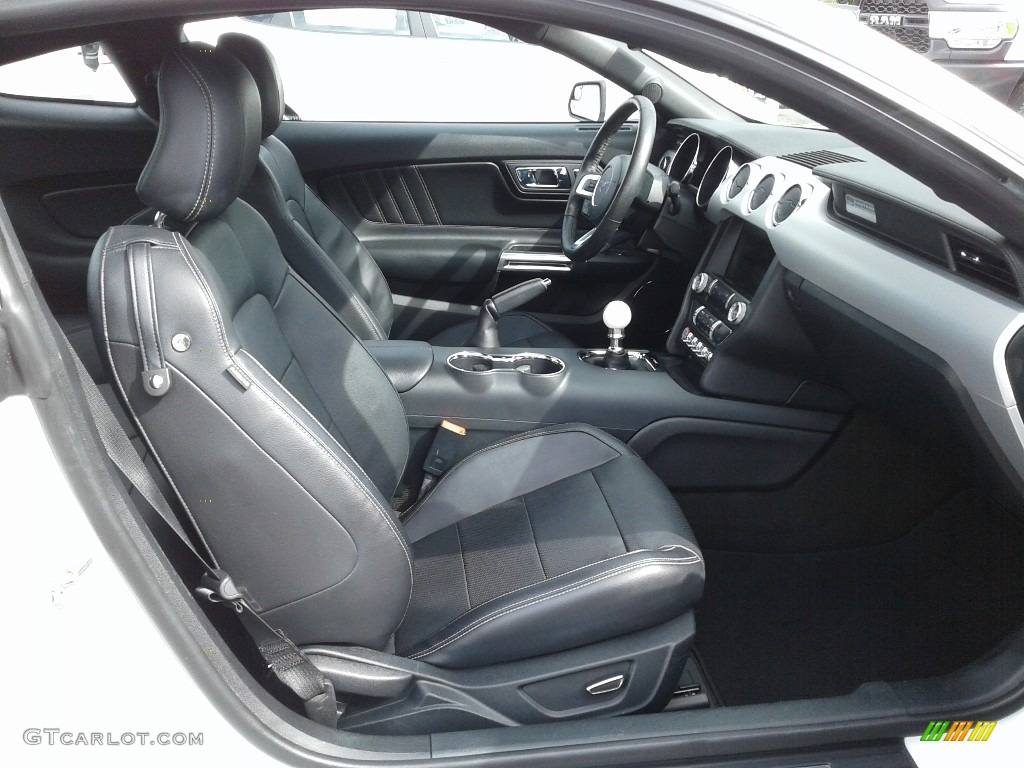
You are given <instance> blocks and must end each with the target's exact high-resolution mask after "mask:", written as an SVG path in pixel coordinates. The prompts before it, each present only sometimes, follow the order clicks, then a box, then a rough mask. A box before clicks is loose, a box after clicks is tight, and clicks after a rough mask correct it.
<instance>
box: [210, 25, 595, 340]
mask: <svg viewBox="0 0 1024 768" xmlns="http://www.w3.org/2000/svg"><path fill="white" fill-rule="evenodd" d="M217 46H218V48H220V49H221V50H225V51H227V52H228V53H230V54H231V55H232V56H234V57H235V58H236V59H238V60H239V61H241V62H242V64H244V65H245V67H246V68H247V69H248V70H249V72H250V74H251V75H252V76H253V78H254V79H255V81H256V86H257V88H258V89H259V94H260V102H261V105H262V110H263V111H262V138H263V142H262V145H261V147H260V158H259V163H258V164H257V167H256V172H255V174H254V175H253V179H252V181H251V183H250V184H249V187H248V188H247V189H246V191H245V193H244V195H243V196H244V197H245V198H246V200H248V202H250V203H251V204H252V205H253V207H255V208H256V210H258V211H259V212H260V214H262V216H263V218H265V219H266V220H267V222H268V223H269V224H270V226H271V228H272V229H273V230H274V235H275V236H276V237H277V240H278V243H279V244H280V246H281V250H282V251H283V252H284V255H285V258H287V259H288V261H289V263H290V264H291V265H292V267H293V268H294V269H295V271H296V272H298V273H299V274H300V275H301V276H302V277H303V278H304V279H305V280H306V281H307V282H308V283H309V284H310V285H312V286H313V288H314V289H315V290H316V291H317V293H319V294H320V295H321V296H322V297H323V298H324V299H325V300H326V301H327V302H328V303H329V304H330V305H331V306H332V307H333V308H334V310H335V311H336V312H337V313H338V314H339V315H340V316H341V318H342V319H343V320H344V321H345V324H346V325H348V327H349V328H350V329H351V330H352V332H353V333H354V334H356V336H358V337H359V338H361V339H363V340H364V341H382V340H384V339H387V338H389V336H390V334H391V325H392V321H393V319H394V301H393V298H392V294H391V289H390V287H389V286H388V282H387V279H386V278H385V277H384V275H383V273H382V272H381V271H380V267H379V266H378V265H377V263H376V262H375V261H374V260H373V257H372V256H371V255H370V252H369V251H368V250H367V249H366V248H365V247H364V246H363V244H362V243H361V242H360V241H359V238H358V237H356V235H355V233H353V232H352V230H351V229H349V228H348V227H347V226H346V225H345V223H344V222H343V221H342V220H341V219H339V218H338V216H337V215H336V214H335V213H334V211H332V210H331V209H330V208H329V207H328V206H327V205H325V204H324V203H323V201H321V200H320V198H319V197H317V196H316V194H315V193H314V192H313V190H312V189H310V188H309V186H308V185H307V184H306V182H305V180H304V179H303V177H302V172H301V171H300V170H299V165H298V163H297V162H296V160H295V157H294V155H292V153H291V150H289V149H288V147H287V146H286V145H285V143H284V142H283V141H281V140H280V139H278V138H276V137H274V136H273V133H274V132H275V131H276V130H277V129H278V127H279V126H280V125H281V121H282V119H283V116H284V104H285V102H284V91H283V88H282V84H281V76H280V73H279V72H278V69H277V64H276V62H275V61H274V57H273V54H271V52H270V51H269V50H268V49H267V47H266V46H265V45H264V44H263V42H262V41H260V40H257V39H256V38H254V37H250V36H248V35H243V34H241V33H238V32H230V33H225V34H223V35H221V36H220V38H219V40H218V42H217ZM409 195H410V199H412V200H413V201H414V205H415V206H416V207H417V209H419V210H423V211H427V210H432V209H433V206H432V203H430V202H429V200H425V199H421V200H420V201H419V202H415V201H416V197H414V195H417V196H418V195H429V193H428V192H427V190H426V187H425V186H422V185H421V186H419V187H417V186H416V185H411V187H410V190H409ZM437 223H438V224H440V223H441V221H440V218H437ZM476 326H477V321H476V320H471V321H467V322H461V323H458V324H457V325H454V326H452V327H449V328H446V329H445V330H443V331H441V332H440V333H438V334H437V335H435V336H434V337H433V338H431V339H429V342H430V343H431V344H433V345H434V346H442V347H463V346H467V345H468V344H469V340H470V338H471V337H472V336H473V334H474V332H475V331H476ZM498 336H499V338H500V340H501V346H503V347H548V348H558V349H569V348H572V347H575V346H577V345H576V344H574V343H573V342H572V341H571V340H570V339H569V338H568V337H566V336H564V335H563V334H561V333H559V332H558V331H555V330H554V329H552V328H551V327H549V326H548V325H547V324H545V323H544V322H542V321H541V320H538V319H537V318H536V317H534V316H533V315H530V314H528V313H525V312H510V313H508V314H506V315H503V316H502V317H501V318H500V319H499V320H498Z"/></svg>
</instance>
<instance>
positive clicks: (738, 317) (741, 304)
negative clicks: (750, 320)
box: [726, 301, 747, 325]
mask: <svg viewBox="0 0 1024 768" xmlns="http://www.w3.org/2000/svg"><path fill="white" fill-rule="evenodd" d="M746 316H747V302H745V301H734V302H733V303H732V306H731V307H729V314H728V315H726V317H727V318H728V320H729V322H730V323H731V324H732V325H739V324H740V323H742V322H743V318H744V317H746Z"/></svg>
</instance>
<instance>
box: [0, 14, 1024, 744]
mask: <svg viewBox="0 0 1024 768" xmlns="http://www.w3.org/2000/svg"><path fill="white" fill-rule="evenodd" d="M185 21H187V19H184V18H179V17H174V18H164V19H158V20H149V21H146V22H144V23H143V22H138V23H125V24H122V25H116V26H110V27H104V28H101V29H98V30H97V29H96V28H91V27H90V28H87V29H84V30H69V31H68V32H67V33H66V34H65V35H63V36H61V37H60V38H59V39H54V40H53V41H49V40H42V39H39V38H31V37H26V38H25V39H24V40H21V41H20V43H19V44H18V45H14V46H12V47H10V48H8V49H7V50H6V52H4V53H3V54H0V56H2V58H3V60H4V61H6V60H14V59H17V58H23V57H25V56H28V55H32V54H33V53H36V52H42V51H43V50H45V49H46V48H47V46H49V47H57V46H58V45H66V44H70V43H73V44H85V43H88V42H92V41H93V40H94V39H101V40H103V45H104V50H105V51H106V52H107V53H108V55H109V56H110V57H111V60H112V61H114V62H115V64H116V65H117V66H118V68H119V70H120V71H121V72H122V74H123V75H124V76H125V79H126V81H127V82H128V83H129V84H130V86H131V87H132V89H133V91H134V92H135V94H136V97H137V105H132V106H114V105H107V104H86V103H72V102H65V101H59V100H42V99H32V98H25V97H15V96H9V95H0V198H2V200H3V204H4V206H5V208H6V210H7V212H8V215H9V216H10V220H11V223H12V225H13V229H14V231H15V232H16V234H17V237H18V240H19V241H20V243H21V246H22V248H23V249H24V253H25V256H26V259H27V260H28V262H29V264H30V265H31V268H32V272H33V275H34V279H35V281H36V283H37V284H38V287H39V289H40V291H41V293H42V295H43V297H44V298H45V300H46V302H47V304H48V307H49V311H50V312H52V315H53V317H54V318H55V322H56V323H57V324H58V325H59V328H60V329H61V331H62V332H63V333H64V334H65V335H66V337H67V339H68V340H69V342H70V345H71V347H72V348H73V349H74V351H75V353H76V354H77V355H78V356H79V357H80V358H81V360H82V362H83V363H84V364H85V369H86V370H87V372H88V374H89V376H90V377H91V378H92V379H93V380H94V381H95V382H96V383H97V384H98V385H99V387H100V390H101V391H102V393H103V395H104V397H105V398H106V400H107V402H108V403H109V404H110V405H111V407H112V408H113V409H114V410H115V412H116V413H117V415H118V418H119V420H120V423H121V425H122V427H123V429H124V430H125V431H126V433H128V435H129V436H130V437H131V439H132V442H133V445H135V447H136V449H137V450H138V452H139V454H140V456H143V457H144V459H145V463H146V466H147V467H148V468H149V470H150V472H151V473H152V475H153V477H154V479H155V480H156V481H157V483H158V485H159V486H160V488H161V489H162V491H163V494H164V496H165V497H166V499H167V500H168V501H169V503H170V505H171V507H172V508H173V510H174V512H175V514H176V516H177V518H178V521H179V522H180V524H181V526H182V527H183V528H184V529H185V530H186V531H187V535H188V536H189V537H190V539H191V541H192V543H193V544H194V545H195V546H196V547H197V548H198V549H200V550H201V551H202V552H203V553H204V554H207V555H209V558H210V559H211V561H212V562H213V563H215V565H216V566H217V567H218V568H220V569H223V571H224V572H225V573H228V574H230V576H231V579H232V580H233V582H234V584H235V585H237V587H238V590H239V593H240V595H241V596H242V597H243V598H244V600H245V601H246V602H247V604H248V605H249V606H251V607H252V610H253V611H254V612H255V613H258V614H259V615H260V616H261V617H262V619H263V620H264V621H266V623H267V624H269V625H271V626H272V627H273V628H274V629H275V630H282V631H283V632H284V633H285V635H287V637H288V638H290V640H291V641H293V642H294V643H295V644H296V645H297V646H298V647H299V648H300V649H301V650H302V651H303V653H304V654H305V656H306V657H307V658H308V659H309V660H311V661H312V662H313V664H314V665H315V667H316V668H317V669H318V670H319V671H320V672H321V673H322V674H323V675H324V676H325V678H326V679H327V680H328V681H329V682H330V685H331V689H332V690H333V692H334V694H335V696H336V702H337V710H338V719H337V732H338V734H339V735H338V738H342V737H343V736H345V735H350V734H360V735H369V736H382V737H423V736H428V735H433V736H434V738H435V741H434V742H433V744H434V748H435V749H437V750H440V751H443V749H449V750H451V752H449V753H445V754H453V755H454V754H460V753H459V752H458V750H461V749H466V750H468V752H466V753H464V754H470V753H473V750H474V749H476V748H478V747H474V746H473V744H472V743H471V742H468V741H466V740H465V739H464V738H463V737H462V736H460V737H459V738H460V739H461V740H455V739H454V738H453V739H452V740H451V741H448V742H445V741H439V740H436V739H437V735H438V734H445V733H455V732H462V731H470V730H477V729H489V728H507V727H509V726H529V725H539V724H552V723H563V722H565V723H586V722H587V721H595V720H600V719H601V718H609V717H613V716H617V720H616V721H615V722H616V723H619V724H621V723H622V722H623V721H627V722H634V723H640V722H642V718H644V717H645V716H648V715H651V716H654V717H656V718H662V719H660V720H653V721H651V724H650V725H645V726H644V727H650V728H652V729H657V728H659V727H665V728H676V727H678V726H679V724H680V723H690V724H692V727H693V728H695V729H700V728H703V727H706V726H707V725H708V723H711V722H717V721H710V720H701V719H700V718H702V717H706V716H708V715H711V714H714V713H719V712H737V713H738V714H737V715H736V716H737V717H745V718H747V719H748V721H749V719H750V718H755V719H756V718H757V715H756V714H755V713H756V712H757V711H759V710H757V709H756V707H751V706H750V705H779V704H785V705H788V706H790V709H788V710H785V713H784V714H782V713H781V711H780V710H764V712H765V714H764V715H763V716H764V717H765V718H766V721H771V720H772V719H773V718H777V717H790V718H794V719H801V718H803V719H805V720H806V721H807V722H818V721H820V720H821V718H822V717H830V718H834V717H836V716H837V713H846V715H847V716H848V717H849V718H850V719H851V721H852V719H853V718H854V715H857V714H859V715H863V716H864V717H865V718H867V717H872V718H875V719H878V718H889V719H888V720H887V721H886V722H891V723H892V725H891V727H892V729H893V731H894V732H898V731H899V729H900V728H905V727H906V726H905V723H906V722H910V721H914V722H916V720H915V717H916V718H918V719H920V718H921V717H922V716H923V713H930V712H942V711H946V710H947V709H948V708H949V707H953V706H957V705H961V706H962V705H963V704H964V702H971V701H974V700H976V699H977V697H979V696H983V695H988V694H989V693H991V691H992V690H994V689H996V688H998V685H999V683H998V681H1008V680H1009V678H1008V677H1007V674H1006V665H1008V664H1012V660H1013V659H1014V658H1019V654H1020V652H1021V651H1022V650H1024V631H1022V627H1024V557H1022V553H1024V528H1022V519H1021V515H1022V503H1021V499H1022V495H1021V494H1022V490H1024V488H1022V481H1021V477H1020V475H1019V473H1018V471H1017V469H1015V467H1020V466H1024V456H1022V455H1021V453H1022V451H1024V448H1022V444H1021V441H1020V439H1019V435H1020V434H1021V425H1020V416H1019V415H1018V414H1017V413H1016V407H1015V406H1014V407H1013V408H1007V407H1005V403H1006V402H1007V398H1009V399H1010V400H1009V401H1010V402H1013V398H1014V397H1017V398H1019V396H1020V395H1021V394H1022V390H1021V386H1022V385H1024V379H1022V372H1024V336H1021V335H1020V334H1007V332H1006V329H1007V328H1008V327H1010V326H1012V325H1013V323H1014V322H1016V318H1018V316H1019V315H1020V313H1021V300H1022V295H1024V294H1022V293H1021V290H1022V286H1024V259H1022V254H1021V252H1020V250H1019V248H1018V246H1017V245H1016V244H1015V243H1013V242H1011V241H1010V240H1008V239H1007V238H1006V237H1005V236H1004V235H1003V234H1001V233H1000V232H999V231H997V230H996V229H995V228H993V227H992V226H990V224H988V223H986V222H985V221H982V220H981V219H980V218H978V217H977V216H975V215H973V214H972V213H969V212H967V211H966V210H964V208H962V207H961V206H959V205H957V204H955V203H953V202H950V201H949V200H947V199H944V198H942V197H940V196H939V195H937V194H936V193H935V192H934V191H933V190H932V189H931V188H930V187H929V186H927V185H926V184H925V183H922V182H921V181H919V180H918V179H917V178H915V177H914V176H912V175H910V174H909V173H908V172H907V170H905V169H901V168H900V167H898V166H897V165H896V164H894V163H893V162H892V161H891V159H889V160H887V159H883V158H882V157H881V156H879V155H878V154H876V153H875V152H872V151H869V150H868V149H865V148H864V147H862V146H860V145H858V144H857V143H854V142H853V141H851V140H850V139H847V138H845V137H844V136H843V135H841V134H840V133H835V132H831V131H828V130H822V129H820V128H816V127H786V126H778V125H764V124H759V123H755V122H751V121H747V120H744V119H741V118H739V117H738V116H736V115H734V114H732V113H729V112H728V111H727V110H725V109H724V108H722V107H720V106H718V105H717V104H714V103H713V102H711V100H710V99H709V98H708V97H707V96H705V95H703V94H702V93H701V92H699V91H697V90H696V89H695V88H693V87H692V86H688V85H687V84H686V83H684V82H682V81H680V80H679V79H678V78H676V77H674V76H671V75H670V73H669V72H668V70H667V69H665V68H664V66H662V65H661V64H659V63H658V62H657V61H656V60H655V59H653V58H651V57H646V56H645V55H644V54H643V53H642V52H640V51H636V50H631V49H630V48H628V47H626V46H622V45H618V44H613V43H611V42H609V41H607V40H605V39H603V38H597V37H594V36H592V35H588V34H587V33H585V32H579V31H575V30H571V29H557V30H555V31H552V28H551V27H550V26H548V25H543V28H542V27H541V25H536V26H534V25H531V24H528V23H526V22H521V21H512V20H507V19H494V18H488V19H487V20H486V21H487V23H488V24H489V25H491V26H494V27H495V28H498V29H503V30H505V31H507V32H508V33H509V35H512V36H513V37H515V38H516V39H519V40H524V41H526V42H530V41H534V42H543V44H545V45H546V46H548V47H552V48H554V49H556V50H558V51H559V52H561V53H564V54H566V55H569V56H572V57H574V58H576V59H578V60H579V61H581V62H582V63H585V64H587V65H588V66H591V67H593V68H594V69H596V70H598V71H599V72H600V73H601V74H602V75H603V76H605V77H607V78H608V79H609V80H612V81H614V82H616V83H618V84H619V85H621V86H622V87H624V88H626V89H627V90H629V91H630V92H631V93H633V94H635V95H634V96H633V97H632V98H631V99H630V100H628V101H627V102H626V103H625V104H623V105H621V106H618V105H612V107H613V108H612V109H611V111H610V113H609V115H608V117H607V118H606V119H605V120H604V121H603V122H601V123H595V122H586V121H583V122H567V123H564V124H525V123H524V124H493V123H486V124H485V123H481V124H464V123H460V124H454V123H452V124H421V123H380V124H371V123H345V122H337V123H330V122H304V121H302V120H300V119H291V118H286V115H287V98H288V94H287V92H286V91H285V89H284V87H283V85H282V81H281V78H280V76H279V74H278V71H277V68H276V65H275V62H274V56H273V54H272V52H270V51H269V50H268V49H267V47H266V46H265V45H264V44H263V43H261V42H260V41H259V40H258V39H256V38H255V37H252V36H246V35H243V34H234V33H233V34H226V35H223V36H222V37H221V38H220V39H219V40H209V41H206V42H205V43H195V42H191V43H190V42H187V41H186V40H185V37H184V35H183V32H182V24H183V23H184V22H185ZM76 34H78V35H86V37H88V38H89V39H86V38H85V37H83V38H82V39H81V40H78V39H77V38H76V37H75V35H76ZM609 46H611V47H609ZM609 52H611V53H612V55H609ZM567 96H568V94H567ZM1018 330H1019V328H1018ZM993 349H995V350H996V351H997V359H996V361H995V363H993V355H992V350H993ZM1000 357H1001V359H1000ZM125 482H126V483H127V480H125ZM132 498H133V499H134V501H135V503H136V504H137V505H138V508H139V510H140V514H141V515H142V517H143V519H146V520H148V521H150V523H151V524H152V525H153V527H154V530H156V529H158V528H159V526H160V523H159V521H158V520H157V519H156V518H155V517H154V515H155V513H154V512H153V510H152V509H150V508H149V505H148V504H147V503H146V501H145V500H144V499H143V498H142V497H141V496H140V495H138V494H133V496H132ZM159 538H160V537H158V539H159ZM162 544H163V546H164V549H165V555H166V557H167V558H168V560H169V562H170V563H171V564H172V566H175V567H177V568H178V569H179V571H180V572H181V574H182V580H183V581H184V582H185V583H186V585H187V586H188V588H189V589H192V588H194V587H195V586H196V584H195V583H191V584H190V583H188V581H189V579H190V578H192V577H193V576H194V574H192V573H191V572H190V568H191V565H189V564H187V561H188V558H187V556H186V555H183V554H182V552H181V551H180V547H178V546H177V544H176V543H175V542H173V541H170V542H168V541H162ZM195 605H196V607H197V609H198V611H199V612H200V614H201V615H202V616H203V617H204V621H207V622H209V624H210V625H211V626H213V627H214V628H215V630H216V633H217V636H218V637H219V638H220V640H219V642H221V643H223V646H224V647H225V648H226V649H228V651H229V652H230V654H231V656H232V658H233V659H234V663H236V664H237V665H238V666H239V667H240V668H241V669H243V670H245V672H246V674H248V675H249V679H251V680H252V682H253V685H254V687H257V688H260V689H261V690H264V691H265V693H266V695H268V696H271V697H272V698H273V699H274V701H275V702H277V706H279V707H280V708H282V709H284V710H287V711H289V712H291V711H294V712H295V713H296V717H299V716H300V715H299V713H301V712H302V706H301V702H300V701H298V700H297V699H295V697H294V696H291V695H289V693H288V692H287V691H283V690H281V689H280V688H279V686H277V687H275V682H274V681H273V680H270V679H269V678H268V676H267V674H266V670H265V669H264V668H263V667H264V666H265V665H262V664H261V660H260V659H259V657H258V656H257V655H256V654H255V653H254V650H253V648H252V647H251V643H250V641H249V638H248V637H247V635H246V634H245V632H244V631H243V628H242V625H240V624H237V623H236V622H235V621H234V620H233V618H232V615H231V614H232V612H231V611H225V610H224V608H223V606H220V605H217V604H216V602H214V601H210V600H204V599H203V598H202V596H201V595H200V596H198V597H197V598H196V603H195ZM823 700H826V701H828V702H830V703H829V704H828V705H827V706H823V705H822V703H821V702H822V701H823ZM814 702H817V703H816V704H815V703H814ZM804 706H806V709H804V708H801V707H804ZM741 708H743V709H742V710H741ZM823 712H824V713H825V714H824V715H823V714H822V713H823ZM686 718H690V719H689V720H686ZM926 719H927V718H926ZM722 722H725V721H722ZM604 727H605V728H607V725H605V726H604ZM625 727H627V728H628V727H630V726H628V725H627V726H625ZM636 727H640V726H639V725H637V726H636ZM513 730H517V731H523V732H527V731H528V730H529V729H525V728H515V729H513ZM656 732H657V731H656V730H654V731H652V733H656ZM388 743H389V744H391V742H388ZM410 749H411V748H410Z"/></svg>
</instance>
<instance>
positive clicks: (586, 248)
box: [562, 96, 658, 261]
mask: <svg viewBox="0 0 1024 768" xmlns="http://www.w3.org/2000/svg"><path fill="white" fill-rule="evenodd" d="M634 112H639V113H640V115H639V122H638V123H637V126H636V140H635V141H634V142H633V151H632V152H631V153H630V154H629V155H617V156H616V157H614V158H612V159H611V161H609V162H608V163H607V165H602V162H603V160H604V157H605V155H606V154H607V152H608V146H609V145H610V144H611V142H612V139H613V138H614V137H615V135H616V134H617V133H618V132H619V130H620V129H621V128H622V126H623V125H625V124H626V120H627V119H628V118H629V116H630V115H632V114H633V113H634ZM657 125H658V116H657V113H656V112H655V110H654V104H653V103H652V102H651V100H650V99H648V98H647V97H646V96H633V97H632V98H630V99H628V100H627V101H625V102H624V103H623V104H622V106H620V107H619V108H618V109H616V110H615V111H614V112H612V113H611V114H610V115H609V116H608V119H607V120H605V121H604V124H603V125H602V126H601V129H600V130H599V131H598V132H597V135H596V136H595V137H594V141H593V142H592V143H591V145H590V148H589V149H588V150H587V154H586V156H585V157H584V158H583V164H582V165H581V166H580V172H579V175H578V176H577V177H576V183H575V186H574V187H573V189H572V192H570V193H569V202H568V203H567V204H566V206H565V216H564V217H563V218H562V251H563V252H564V253H565V255H566V256H568V257H569V258H570V259H572V260H573V261H586V260H587V259H590V258H593V257H594V256H596V255H597V254H598V253H600V252H601V251H602V250H603V249H604V247H605V246H607V245H608V243H609V242H611V239H612V236H613V235H614V234H615V233H616V231H618V229H619V227H620V226H621V224H622V221H623V219H625V218H626V214H628V213H629V210H630V208H632V206H633V202H634V201H635V200H636V196H637V193H638V192H639V191H640V184H641V182H642V180H643V176H644V173H645V172H646V170H647V164H648V163H649V162H650V158H651V150H652V149H653V147H654V132H655V130H656V129H657ZM588 202H589V204H590V206H589V208H590V210H589V211H588V212H587V218H589V219H590V220H591V221H592V222H593V223H594V226H593V228H591V229H589V230H588V231H586V232H585V233H583V234H582V235H580V236H578V237H577V235H576V230H577V227H578V224H579V219H580V214H581V212H583V207H584V204H585V203H588Z"/></svg>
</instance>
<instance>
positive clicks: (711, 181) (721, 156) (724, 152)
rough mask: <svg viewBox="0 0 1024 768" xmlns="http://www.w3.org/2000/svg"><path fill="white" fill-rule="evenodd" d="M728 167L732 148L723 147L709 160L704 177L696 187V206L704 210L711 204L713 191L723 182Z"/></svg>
mask: <svg viewBox="0 0 1024 768" xmlns="http://www.w3.org/2000/svg"><path fill="white" fill-rule="evenodd" d="M730 165H732V147H723V148H722V149H720V150H718V154H717V155H715V156H714V157H713V158H712V159H711V162H710V163H709V164H708V169H707V170H706V171H704V177H703V178H702V179H701V180H700V186H699V187H697V205H698V206H700V207H701V208H704V207H706V206H707V204H708V203H710V202H711V198H712V197H713V196H714V194H715V190H716V189H718V188H719V187H720V186H722V182H723V181H725V177H726V176H727V175H728V173H729V166H730Z"/></svg>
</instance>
